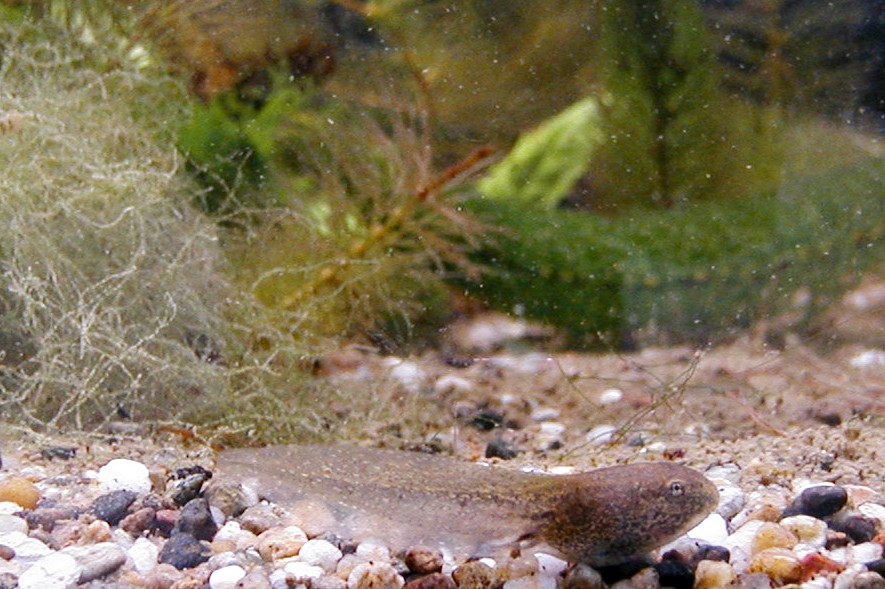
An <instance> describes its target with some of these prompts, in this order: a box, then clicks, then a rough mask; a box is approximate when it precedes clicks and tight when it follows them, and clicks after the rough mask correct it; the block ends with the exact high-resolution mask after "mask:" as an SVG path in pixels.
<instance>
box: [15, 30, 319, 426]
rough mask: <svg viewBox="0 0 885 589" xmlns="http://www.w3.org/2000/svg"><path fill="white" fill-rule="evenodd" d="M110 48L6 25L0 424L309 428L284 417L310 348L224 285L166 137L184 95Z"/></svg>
mask: <svg viewBox="0 0 885 589" xmlns="http://www.w3.org/2000/svg"><path fill="white" fill-rule="evenodd" d="M99 33H100V31H97V30H96V31H93V35H99ZM109 47H114V44H113V43H107V44H106V43H102V42H101V39H100V38H98V39H97V40H96V42H94V43H92V42H83V41H78V40H75V39H72V38H71V36H70V35H69V34H68V33H67V32H66V31H63V30H60V29H57V28H55V27H54V25H52V24H51V23H50V22H47V21H40V22H38V23H37V24H34V23H32V22H28V21H24V22H22V23H20V24H18V25H16V26H0V118H2V119H3V120H4V121H7V122H8V123H9V124H6V125H0V157H2V158H3V159H4V161H5V162H7V163H6V166H5V168H4V174H3V177H2V178H0V186H2V193H3V198H2V199H0V222H2V224H3V227H4V231H3V234H2V236H0V270H2V274H0V304H2V307H3V325H2V338H0V344H2V345H3V348H4V349H3V350H2V352H3V355H4V362H3V366H2V379H0V399H2V403H0V408H2V409H0V417H2V418H3V419H5V420H10V421H14V422H16V423H19V424H21V425H24V426H28V427H34V428H59V427H67V428H79V429H95V428H100V427H101V426H102V425H103V424H106V423H107V422H108V421H111V420H119V419H124V418H125V416H130V417H131V418H132V419H135V420H138V421H143V422H144V421H146V422H165V421H189V422H201V423H209V424H214V425H215V426H216V430H217V431H224V432H228V433H232V434H237V433H239V434H242V433H243V432H250V433H251V435H254V436H256V437H268V438H274V437H278V436H287V437H291V436H292V435H293V434H294V432H295V431H301V432H302V433H303V432H307V431H310V427H311V425H310V424H311V420H312V419H314V417H313V416H312V415H305V414H299V413H298V412H297V411H293V410H288V411H284V412H281V411H280V408H281V407H282V406H285V407H288V408H291V407H293V406H297V404H298V403H299V402H300V401H299V400H300V399H303V398H305V396H308V397H309V396H310V395H311V394H312V389H311V387H310V386H307V385H306V384H305V382H304V381H305V380H306V379H305V377H304V376H303V375H302V374H301V373H300V372H298V371H295V370H294V369H293V368H294V366H296V365H297V363H298V362H300V358H301V356H302V354H303V348H301V347H300V346H298V345H297V342H296V341H295V340H293V339H292V337H291V334H289V333H286V332H282V331H280V330H278V329H277V328H276V327H275V326H273V325H272V324H270V322H269V321H268V320H267V318H266V317H265V316H264V315H263V313H262V312H261V310H260V308H259V307H258V306H257V305H256V304H255V303H253V302H252V301H251V299H250V298H249V297H242V296H240V294H239V293H238V292H237V291H236V290H235V289H234V288H233V287H232V285H231V282H230V280H229V279H228V277H227V272H228V265H227V262H226V260H225V258H224V257H223V255H222V250H221V249H220V247H219V243H220V234H219V229H218V228H217V226H216V224H215V223H214V222H213V221H212V220H210V219H207V218H205V217H204V216H202V215H201V214H199V213H198V212H197V211H195V210H194V209H193V208H192V207H191V204H190V203H191V201H192V199H193V194H194V193H195V190H196V187H195V186H194V184H193V183H192V182H191V181H190V180H189V179H188V178H187V176H186V175H185V174H183V173H182V163H183V160H182V158H181V157H180V156H179V155H178V154H177V153H176V151H175V150H174V148H173V147H172V146H171V144H170V143H165V144H164V143H163V139H168V138H169V136H170V135H171V131H172V130H173V129H174V127H176V125H178V124H180V122H182V121H184V120H185V119H186V116H187V112H186V105H187V101H185V100H184V99H183V96H184V92H183V90H182V89H181V88H180V87H179V85H178V84H176V83H175V82H174V81H173V80H171V79H169V78H168V77H165V76H163V75H162V74H161V73H159V72H158V71H155V70H153V69H151V68H150V67H141V66H139V65H138V64H137V63H136V62H135V61H133V60H132V59H130V54H129V53H127V52H120V53H114V50H113V49H109ZM259 341H260V342H263V345H257V344H256V342H259ZM302 385H303V386H302ZM269 415H273V416H274V420H273V421H271V420H269V419H268V416H269Z"/></svg>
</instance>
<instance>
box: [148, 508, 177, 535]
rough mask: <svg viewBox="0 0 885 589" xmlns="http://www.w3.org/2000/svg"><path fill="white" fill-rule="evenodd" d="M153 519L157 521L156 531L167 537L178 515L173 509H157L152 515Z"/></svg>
mask: <svg viewBox="0 0 885 589" xmlns="http://www.w3.org/2000/svg"><path fill="white" fill-rule="evenodd" d="M154 517H155V519H156V521H157V529H158V530H160V532H161V533H163V534H165V535H167V536H168V535H169V534H171V533H172V529H173V528H174V527H175V524H176V523H177V522H178V518H179V517H180V515H179V513H178V511H176V510H174V509H158V510H157V512H156V513H155V514H154Z"/></svg>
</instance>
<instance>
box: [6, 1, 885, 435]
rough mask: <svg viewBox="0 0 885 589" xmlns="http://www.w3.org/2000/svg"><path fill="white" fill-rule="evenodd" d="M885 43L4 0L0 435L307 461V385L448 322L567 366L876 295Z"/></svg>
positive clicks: (680, 23) (561, 13)
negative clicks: (465, 323)
mask: <svg viewBox="0 0 885 589" xmlns="http://www.w3.org/2000/svg"><path fill="white" fill-rule="evenodd" d="M883 29H885V2H879V1H861V0H840V1H838V2H823V1H819V0H802V1H798V2H797V1H790V2H786V1H783V0H745V1H739V0H732V1H727V2H726V1H713V0H707V1H704V2H685V1H681V0H591V1H588V0H565V1H561V2H555V3H553V2H544V1H541V0H537V1H536V0H531V1H527V2H520V3H514V2H509V1H505V0H481V1H476V0H473V1H468V0H449V1H443V0H376V1H371V0H370V1H360V0H339V1H333V0H264V1H260V2H255V1H253V2H248V1H245V0H236V1H234V0H225V1H222V0H189V1H184V0H153V1H151V0H141V1H138V2H117V1H113V0H102V1H96V2H90V3H80V2H72V1H65V0H34V1H31V2H27V1H12V0H6V1H4V2H3V3H0V131H2V134H0V149H2V151H3V152H4V157H6V158H7V161H8V162H9V164H8V172H7V173H6V174H5V177H4V180H3V182H4V196H3V202H2V210H0V215H2V216H3V218H4V221H5V227H6V228H7V230H6V232H5V234H4V236H3V238H2V240H0V261H2V268H3V271H2V280H3V296H2V299H0V304H2V308H3V310H4V313H3V325H2V332H0V339H2V342H0V343H2V345H3V348H4V351H5V357H4V364H3V373H2V381H0V385H2V395H3V398H4V404H3V407H4V409H3V411H4V413H5V417H6V418H11V417H13V416H14V417H15V419H17V420H19V421H21V422H23V423H24V424H25V425H28V426H31V427H37V426H46V425H49V426H50V427H63V426H64V427H77V428H95V427H101V426H103V425H106V424H107V423H108V422H110V421H115V420H119V419H124V420H125V419H135V420H139V421H154V422H157V423H167V422H168V423H195V422H199V423H201V424H205V425H207V426H208V427H209V429H210V430H212V431H213V432H215V433H214V434H213V435H216V436H218V435H220V436H233V437H237V436H242V435H244V434H247V433H248V435H250V436H252V437H253V438H255V439H268V440H270V439H283V438H291V437H293V436H296V435H301V436H302V437H303V436H305V435H321V433H322V431H323V429H324V428H328V422H327V421H328V418H327V414H328V411H327V410H326V409H325V408H327V407H328V405H322V404H320V403H319V399H320V398H323V399H325V401H326V402H327V403H328V402H331V401H334V397H335V395H334V394H333V395H330V393H329V392H328V391H326V390H322V391H318V389H317V387H318V386H321V385H317V384H316V383H314V382H313V381H312V380H311V377H310V374H309V372H310V370H309V366H310V363H311V361H312V359H313V358H316V357H317V356H318V355H319V354H321V353H322V352H323V351H324V350H328V349H330V348H334V347H336V346H339V345H341V343H342V342H344V341H348V340H353V339H357V340H360V341H366V342H371V343H374V344H378V343H379V342H385V346H386V345H388V343H389V342H391V341H393V342H406V343H407V344H408V343H410V342H411V343H412V345H414V342H416V341H430V342H431V343H433V342H434V335H433V334H434V333H435V330H436V329H437V328H439V326H441V325H442V324H444V322H446V321H448V320H450V319H451V317H452V313H453V311H452V297H454V296H458V297H460V296H464V295H465V294H466V295H467V296H470V297H473V298H476V299H478V300H479V301H481V302H482V303H484V304H485V305H488V306H490V307H493V308H498V309H502V310H504V311H506V312H508V313H513V314H516V315H520V316H525V317H529V318H536V319H541V320H543V321H546V322H549V323H551V324H553V325H555V326H557V327H559V328H560V329H561V330H562V331H563V332H564V333H565V334H566V335H567V336H568V338H569V339H568V341H569V343H570V344H571V345H576V346H588V345H590V346H592V345H599V344H600V343H602V344H605V345H623V346H632V345H638V344H644V343H653V342H669V341H683V340H689V341H693V342H697V343H700V344H706V343H709V342H713V341H716V340H717V339H719V338H722V337H725V336H728V335H731V334H734V333H737V332H738V331H739V330H741V329H745V328H746V327H748V326H749V325H751V324H752V323H753V322H754V321H756V320H758V319H761V318H772V317H775V316H778V315H781V314H784V313H789V314H790V317H791V318H792V323H793V327H795V328H802V326H803V325H807V323H808V321H811V320H813V318H814V316H815V315H816V314H817V313H818V312H819V311H820V310H821V309H823V308H825V307H826V306H827V304H829V302H831V301H832V300H834V298H835V297H837V296H839V295H840V294H841V293H843V292H844V291H845V290H846V289H848V288H849V287H850V286H851V285H852V284H854V283H856V281H857V280H858V279H859V277H860V276H861V274H862V273H863V272H865V271H868V270H870V269H876V268H880V267H881V266H880V264H881V258H882V252H883V248H882V240H883V237H885V199H883V198H882V196H881V195H882V194H883V189H885V185H883V184H885V165H883V162H882V158H881V152H882V148H881V135H880V133H881V130H882V121H883V120H885V30H883ZM182 391H187V394H185V395H182V394H181V393H182ZM339 393H340V394H341V395H346V394H347V393H346V392H340V391H339ZM351 399H352V396H351ZM324 407H325V408H324ZM231 415H235V416H238V417H237V418H236V419H230V416H231ZM281 415H290V416H291V419H283V418H281V417H280V416H281ZM222 424H223V425H222Z"/></svg>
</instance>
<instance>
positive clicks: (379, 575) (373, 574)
mask: <svg viewBox="0 0 885 589" xmlns="http://www.w3.org/2000/svg"><path fill="white" fill-rule="evenodd" d="M317 568H319V567H317ZM320 570H321V571H322V569H320ZM403 585H405V581H404V580H403V578H402V576H400V575H399V574H398V573H397V572H396V569H395V568H393V567H392V566H391V565H390V564H388V563H386V562H364V563H362V564H358V565H356V566H355V567H353V570H352V571H350V574H349V575H348V576H347V587H348V589H370V588H371V589H401V587H402V586H403Z"/></svg>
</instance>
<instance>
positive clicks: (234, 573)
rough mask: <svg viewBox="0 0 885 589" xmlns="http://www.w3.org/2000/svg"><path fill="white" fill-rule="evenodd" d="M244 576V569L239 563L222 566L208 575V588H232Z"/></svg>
mask: <svg viewBox="0 0 885 589" xmlns="http://www.w3.org/2000/svg"><path fill="white" fill-rule="evenodd" d="M245 576H246V571H245V570H244V569H243V567H241V566H239V565H235V564H234V565H231V566H226V567H222V568H220V569H217V570H214V571H212V574H211V575H209V588H210V589H234V587H236V586H237V582H238V581H239V580H240V579H242V578H243V577H245Z"/></svg>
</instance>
